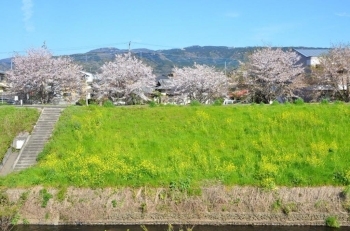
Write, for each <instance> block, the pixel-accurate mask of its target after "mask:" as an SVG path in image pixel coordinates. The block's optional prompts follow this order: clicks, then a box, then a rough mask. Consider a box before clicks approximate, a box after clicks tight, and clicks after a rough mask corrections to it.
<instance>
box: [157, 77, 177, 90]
mask: <svg viewBox="0 0 350 231" xmlns="http://www.w3.org/2000/svg"><path fill="white" fill-rule="evenodd" d="M156 81H157V85H156V87H155V90H157V91H159V92H160V93H161V94H162V95H174V94H175V89H176V86H175V82H174V79H172V78H171V77H170V75H168V76H160V77H158V78H156Z"/></svg>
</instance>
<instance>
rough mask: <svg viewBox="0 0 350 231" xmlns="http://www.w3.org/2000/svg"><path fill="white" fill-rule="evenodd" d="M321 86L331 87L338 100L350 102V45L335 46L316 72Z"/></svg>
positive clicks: (325, 56)
mask: <svg viewBox="0 0 350 231" xmlns="http://www.w3.org/2000/svg"><path fill="white" fill-rule="evenodd" d="M314 74H315V75H316V79H317V80H318V81H319V84H323V85H325V86H330V87H331V89H333V95H334V97H335V98H336V99H339V100H343V101H346V102H349V100H350V89H349V87H350V45H338V46H334V47H333V48H332V49H331V50H330V51H329V53H328V54H326V55H324V56H323V57H321V58H320V65H319V66H318V67H317V68H316V70H314Z"/></svg>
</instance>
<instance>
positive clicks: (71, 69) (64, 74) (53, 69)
mask: <svg viewBox="0 0 350 231" xmlns="http://www.w3.org/2000/svg"><path fill="white" fill-rule="evenodd" d="M13 65H14V68H13V69H12V70H10V71H8V72H7V78H8V82H9V84H10V86H11V89H12V92H14V93H16V94H19V95H22V97H23V98H24V96H26V97H28V96H29V97H31V98H37V99H39V100H40V101H41V102H42V103H48V102H51V100H52V99H53V97H55V96H59V95H60V96H61V95H62V94H64V93H69V95H72V94H73V95H74V94H80V93H81V91H82V87H83V84H84V83H83V79H82V78H81V73H80V70H81V67H80V66H79V65H77V64H74V63H73V61H72V60H71V59H69V58H65V57H58V58H54V57H53V56H52V54H51V53H50V51H48V50H47V49H46V48H39V49H30V50H28V51H27V53H26V55H19V54H16V55H15V57H14V58H13Z"/></svg>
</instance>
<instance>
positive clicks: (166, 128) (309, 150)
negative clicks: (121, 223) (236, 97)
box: [0, 104, 350, 189]
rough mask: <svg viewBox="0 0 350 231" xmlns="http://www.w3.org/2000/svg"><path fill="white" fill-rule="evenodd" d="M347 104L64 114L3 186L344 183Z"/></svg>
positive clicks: (349, 155)
mask: <svg viewBox="0 0 350 231" xmlns="http://www.w3.org/2000/svg"><path fill="white" fill-rule="evenodd" d="M349 128H350V106H349V105H346V104H327V105H321V104H320V105H307V104H304V105H246V106H239V105H238V106H225V107H224V106H198V107H191V106H188V107H187V106H186V107H177V106H176V107H175V106H172V107H166V106H164V107H118V108H104V107H97V106H89V107H70V108H67V109H66V110H65V111H64V113H63V115H62V116H61V118H60V121H59V122H58V125H57V128H56V130H55V133H54V136H53V137H52V140H51V142H50V143H49V144H48V145H47V146H46V148H45V150H44V151H43V153H42V154H41V155H40V161H39V164H38V165H37V166H35V167H33V168H30V169H27V170H25V171H22V172H20V173H18V174H12V175H9V176H7V177H6V178H3V179H0V185H3V186H12V187H13V186H31V185H38V184H40V185H44V186H55V187H58V186H69V185H72V186H79V187H106V186H141V185H149V186H157V187H161V186H166V187H168V186H170V187H177V188H179V189H187V188H189V187H192V186H196V185H201V184H203V182H205V181H208V180H209V181H214V182H217V181H220V182H222V183H223V184H225V185H234V184H238V185H256V186H262V187H267V188H273V187H274V186H275V185H286V186H320V185H348V184H350V166H349V164H348V163H350V145H349V141H350V137H349V133H348V131H349Z"/></svg>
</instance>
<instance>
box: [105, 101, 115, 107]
mask: <svg viewBox="0 0 350 231" xmlns="http://www.w3.org/2000/svg"><path fill="white" fill-rule="evenodd" d="M103 106H104V107H114V104H113V102H112V101H110V100H106V101H104V102H103Z"/></svg>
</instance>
